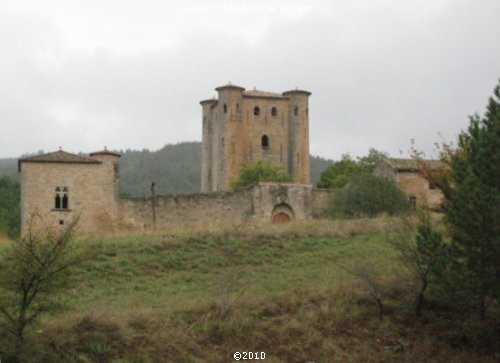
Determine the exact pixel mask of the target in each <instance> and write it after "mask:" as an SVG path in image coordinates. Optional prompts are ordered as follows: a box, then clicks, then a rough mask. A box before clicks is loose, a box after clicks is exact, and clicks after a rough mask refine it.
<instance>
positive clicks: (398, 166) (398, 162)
mask: <svg viewBox="0 0 500 363" xmlns="http://www.w3.org/2000/svg"><path fill="white" fill-rule="evenodd" d="M382 160H383V161H384V162H385V163H386V164H387V165H389V166H390V167H391V168H393V169H394V170H397V171H419V170H420V167H419V165H418V161H417V160H415V159H397V158H383V159H382ZM421 162H423V163H425V164H426V165H427V166H428V167H429V168H430V169H431V170H437V169H441V168H443V167H444V163H443V162H442V161H440V160H421Z"/></svg>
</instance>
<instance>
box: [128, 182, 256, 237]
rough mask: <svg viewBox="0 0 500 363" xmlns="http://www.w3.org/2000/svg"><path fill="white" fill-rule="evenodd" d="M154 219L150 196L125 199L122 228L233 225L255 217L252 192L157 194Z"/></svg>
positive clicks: (143, 228) (144, 228)
mask: <svg viewBox="0 0 500 363" xmlns="http://www.w3.org/2000/svg"><path fill="white" fill-rule="evenodd" d="M155 200H156V202H155V216H156V223H154V222H153V204H152V199H151V198H134V199H123V200H122V201H121V205H122V208H121V210H122V215H121V221H122V227H123V228H124V229H128V230H144V231H147V230H153V229H169V228H182V227H203V226H209V225H224V224H227V225H232V224H241V223H245V222H248V221H250V220H251V219H252V217H253V210H252V191H251V190H242V191H239V192H219V193H204V194H181V195H164V196H158V197H156V199H155Z"/></svg>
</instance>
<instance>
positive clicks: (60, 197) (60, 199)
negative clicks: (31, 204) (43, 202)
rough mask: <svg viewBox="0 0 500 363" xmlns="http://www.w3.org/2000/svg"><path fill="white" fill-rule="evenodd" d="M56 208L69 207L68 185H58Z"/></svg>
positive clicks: (55, 199)
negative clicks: (62, 186)
mask: <svg viewBox="0 0 500 363" xmlns="http://www.w3.org/2000/svg"><path fill="white" fill-rule="evenodd" d="M55 193H56V196H55V198H54V209H69V197H68V187H64V188H61V187H56V189H55Z"/></svg>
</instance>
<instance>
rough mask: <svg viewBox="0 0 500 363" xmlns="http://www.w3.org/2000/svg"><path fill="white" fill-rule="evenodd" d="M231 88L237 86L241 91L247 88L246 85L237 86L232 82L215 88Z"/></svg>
mask: <svg viewBox="0 0 500 363" xmlns="http://www.w3.org/2000/svg"><path fill="white" fill-rule="evenodd" d="M229 88H236V89H239V90H240V91H244V90H245V88H244V87H241V86H237V85H235V84H232V83H228V84H225V85H223V86H220V87H217V88H216V89H215V90H216V91H221V90H224V89H229Z"/></svg>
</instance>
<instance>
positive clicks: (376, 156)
mask: <svg viewBox="0 0 500 363" xmlns="http://www.w3.org/2000/svg"><path fill="white" fill-rule="evenodd" d="M386 157H388V154H387V153H386V152H384V151H378V150H377V149H375V148H373V147H371V148H370V149H369V150H368V155H365V156H362V157H358V158H357V159H358V165H359V166H361V167H363V168H364V169H366V170H367V171H368V172H370V173H371V172H373V170H375V167H376V166H377V163H378V161H379V160H380V159H382V158H386Z"/></svg>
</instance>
